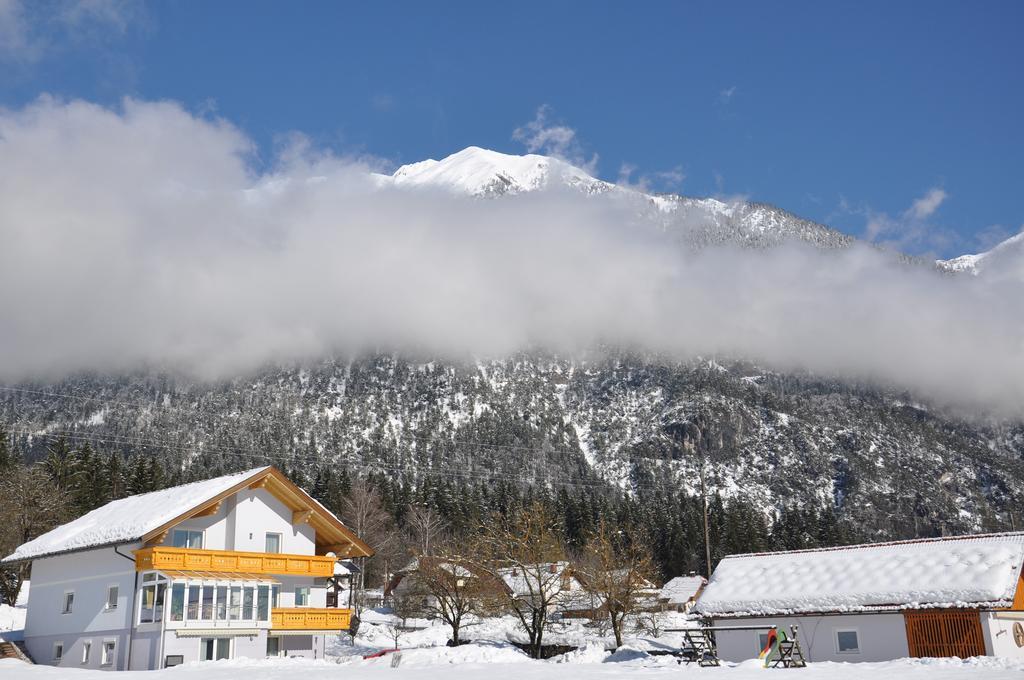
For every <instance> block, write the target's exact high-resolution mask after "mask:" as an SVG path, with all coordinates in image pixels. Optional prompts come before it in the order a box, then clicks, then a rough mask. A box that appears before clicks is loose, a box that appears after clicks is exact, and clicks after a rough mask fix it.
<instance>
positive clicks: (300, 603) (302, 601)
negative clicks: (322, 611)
mask: <svg viewBox="0 0 1024 680" xmlns="http://www.w3.org/2000/svg"><path fill="white" fill-rule="evenodd" d="M295 606H296V607H308V606H309V586H300V587H298V588H296V589H295Z"/></svg>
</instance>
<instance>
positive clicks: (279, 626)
mask: <svg viewBox="0 0 1024 680" xmlns="http://www.w3.org/2000/svg"><path fill="white" fill-rule="evenodd" d="M351 621H352V610H351V609H320V608H311V607H310V608H301V609H291V608H287V607H284V608H277V607H275V608H274V609H271V610H270V628H271V629H272V630H348V628H349V624H350V623H351Z"/></svg>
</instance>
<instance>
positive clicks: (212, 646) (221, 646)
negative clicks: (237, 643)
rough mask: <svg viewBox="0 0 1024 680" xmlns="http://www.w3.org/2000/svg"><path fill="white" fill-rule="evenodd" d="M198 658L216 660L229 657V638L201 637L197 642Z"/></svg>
mask: <svg viewBox="0 0 1024 680" xmlns="http://www.w3.org/2000/svg"><path fill="white" fill-rule="evenodd" d="M199 658H200V659H202V660H203V661H216V660H218V659H230V658H231V638H203V639H202V641H201V642H200V643H199Z"/></svg>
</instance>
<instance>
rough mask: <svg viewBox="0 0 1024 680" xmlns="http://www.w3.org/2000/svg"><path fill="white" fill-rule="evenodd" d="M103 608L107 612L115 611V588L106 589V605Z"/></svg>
mask: <svg viewBox="0 0 1024 680" xmlns="http://www.w3.org/2000/svg"><path fill="white" fill-rule="evenodd" d="M103 608H104V609H106V610H107V611H110V610H111V609H117V586H108V587H107V604H106V605H105V606H104V607H103Z"/></svg>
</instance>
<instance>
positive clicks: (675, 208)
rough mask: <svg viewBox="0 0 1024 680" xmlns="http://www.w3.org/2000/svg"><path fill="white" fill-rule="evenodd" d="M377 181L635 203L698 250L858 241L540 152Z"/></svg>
mask: <svg viewBox="0 0 1024 680" xmlns="http://www.w3.org/2000/svg"><path fill="white" fill-rule="evenodd" d="M378 179H379V181H381V182H383V183H391V184H393V185H394V186H399V187H407V188H431V189H441V190H446V191H451V192H453V193H457V194H465V195H469V196H474V197H479V198H488V199H493V198H498V197H502V196H510V195H517V194H523V193H526V192H531V191H541V190H545V189H552V188H559V187H568V188H571V189H575V190H578V191H580V192H582V193H583V194H586V195H607V194H612V195H615V196H618V197H621V198H622V199H623V200H627V201H633V202H634V203H635V205H636V209H637V210H638V211H639V212H641V213H643V214H644V216H645V217H647V218H648V219H650V220H651V221H653V222H655V223H656V224H659V225H660V226H661V228H663V229H665V230H666V231H669V232H670V233H675V234H678V235H679V238H680V240H681V241H683V242H684V243H685V244H687V245H688V246H691V247H696V248H700V247H704V246H708V245H715V244H721V243H733V244H738V245H743V246H748V247H756V248H764V247H771V246H775V245H779V244H780V243H783V242H785V241H787V240H797V241H804V242H807V243H810V244H812V245H815V246H817V247H822V248H840V247H844V246H848V245H850V244H851V243H853V242H854V239H853V238H852V237H850V236H847V235H846V234H843V233H841V232H839V231H836V230H835V229H832V228H830V227H827V226H825V225H822V224H817V223H815V222H811V221H809V220H805V219H802V218H800V217H797V216H796V215H793V214H792V213H789V212H786V211H785V210H780V209H779V208H776V207H775V206H772V205H768V204H765V203H750V202H747V201H744V200H740V199H733V200H723V199H718V198H688V197H684V196H679V195H676V194H650V193H644V192H642V191H639V190H637V189H635V188H633V187H628V186H627V187H623V186H619V185H616V184H612V183H610V182H606V181H604V180H601V179H597V178H596V177H593V176H591V175H589V174H588V173H587V172H586V171H584V170H582V169H580V168H578V167H576V166H574V165H572V164H570V163H567V162H565V161H563V160H560V159H558V158H552V157H549V156H541V155H537V154H527V155H523V156H516V155H511V154H505V153H500V152H497V151H491V150H488V149H481V148H479V147H475V146H471V147H468V148H466V149H463V150H462V151H459V152H457V153H454V154H452V155H450V156H448V157H446V158H444V159H442V160H439V161H438V160H433V159H430V160H425V161H420V162H418V163H411V164H409V165H403V166H402V167H400V168H398V169H397V170H396V171H395V172H394V174H392V175H383V176H378Z"/></svg>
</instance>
